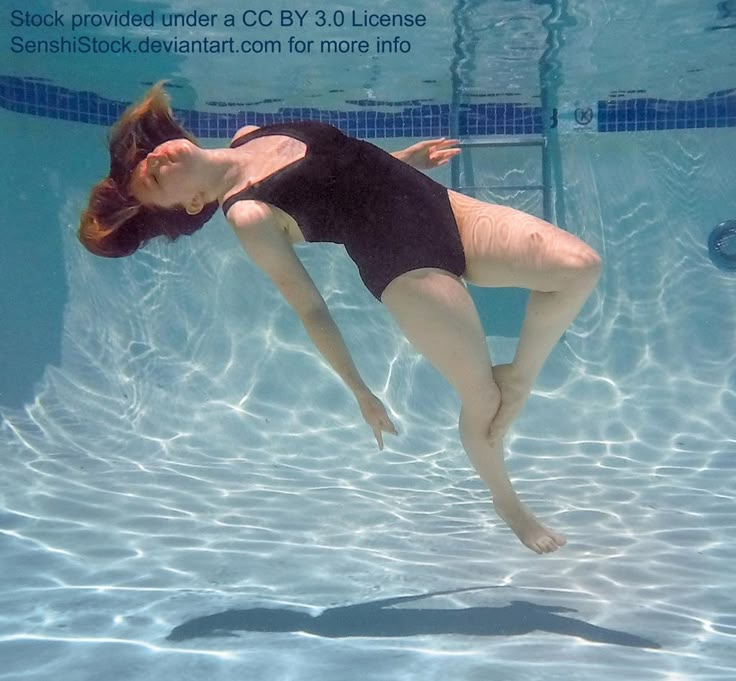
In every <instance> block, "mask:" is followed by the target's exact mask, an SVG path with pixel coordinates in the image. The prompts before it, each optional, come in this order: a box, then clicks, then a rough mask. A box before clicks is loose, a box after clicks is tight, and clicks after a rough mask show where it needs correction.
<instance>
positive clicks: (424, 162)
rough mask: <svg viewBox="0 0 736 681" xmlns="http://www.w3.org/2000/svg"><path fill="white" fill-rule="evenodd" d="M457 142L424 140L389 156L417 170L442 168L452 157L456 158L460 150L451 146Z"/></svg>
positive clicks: (443, 139) (442, 139)
mask: <svg viewBox="0 0 736 681" xmlns="http://www.w3.org/2000/svg"><path fill="white" fill-rule="evenodd" d="M457 142H458V141H457V140H448V139H445V138H444V137H441V138H440V139H436V140H425V141H424V142H417V143H416V144H412V145H411V146H410V147H407V148H406V149H402V150H401V151H395V152H393V153H392V154H391V156H393V157H394V158H398V159H399V161H403V162H404V163H408V164H409V165H410V166H412V167H413V168H416V169H417V170H429V169H431V168H437V167H439V166H443V165H445V163H448V162H449V161H450V159H451V158H452V157H453V156H457V154H459V153H460V149H458V148H457V147H454V146H453V145H455V144H457Z"/></svg>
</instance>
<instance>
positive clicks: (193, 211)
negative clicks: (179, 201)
mask: <svg viewBox="0 0 736 681" xmlns="http://www.w3.org/2000/svg"><path fill="white" fill-rule="evenodd" d="M184 208H185V210H186V211H187V213H189V215H198V214H199V213H201V212H202V208H204V201H203V200H202V197H201V196H200V195H199V194H198V195H197V196H195V197H194V198H193V199H192V200H191V201H190V202H189V203H188V204H187V205H186V206H184Z"/></svg>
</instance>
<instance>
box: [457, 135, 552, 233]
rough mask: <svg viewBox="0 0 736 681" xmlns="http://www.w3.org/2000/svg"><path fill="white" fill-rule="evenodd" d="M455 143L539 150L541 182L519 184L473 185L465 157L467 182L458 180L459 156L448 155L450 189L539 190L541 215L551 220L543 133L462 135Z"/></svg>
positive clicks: (461, 190) (462, 145)
mask: <svg viewBox="0 0 736 681" xmlns="http://www.w3.org/2000/svg"><path fill="white" fill-rule="evenodd" d="M457 146H458V147H459V148H461V149H473V148H483V149H488V148H491V147H492V148H495V149H498V148H501V147H538V148H539V149H540V151H541V155H542V158H541V164H542V182H541V184H534V183H531V184H521V185H509V184H505V185H476V184H474V183H473V182H472V176H473V168H472V160H471V159H467V161H468V168H469V170H468V171H467V172H466V175H470V177H471V184H460V163H461V158H460V157H458V156H456V157H455V158H453V159H452V166H451V176H452V179H451V185H452V189H454V190H455V191H458V192H476V191H540V192H542V204H543V207H544V208H543V210H544V215H543V217H544V219H545V220H547V221H548V222H552V221H553V216H552V212H553V210H552V191H551V189H550V185H551V182H550V179H549V178H550V174H551V173H550V171H549V158H548V151H547V144H546V139H545V137H544V135H523V136H520V137H511V136H506V135H502V136H499V137H498V138H494V137H466V138H465V139H461V140H460V141H459V142H458V144H457Z"/></svg>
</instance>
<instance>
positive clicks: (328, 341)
mask: <svg viewBox="0 0 736 681" xmlns="http://www.w3.org/2000/svg"><path fill="white" fill-rule="evenodd" d="M227 218H228V221H229V222H230V224H231V225H232V227H233V229H234V230H235V233H236V235H237V237H238V239H239V240H240V243H241V244H242V246H243V248H244V249H245V251H246V253H247V254H248V256H249V257H250V259H251V260H252V261H253V262H254V263H255V264H256V265H258V267H260V268H261V269H262V270H263V271H264V272H265V273H266V274H267V275H268V276H269V277H270V278H271V280H272V281H273V283H274V284H275V285H276V287H277V288H278V289H279V291H280V292H281V295H282V296H283V297H284V299H285V300H286V301H287V302H288V303H289V305H291V307H292V308H293V309H294V311H295V312H296V314H297V315H298V316H299V318H300V319H301V321H302V324H303V325H304V328H305V330H306V332H307V333H308V334H309V337H310V338H311V339H312V342H313V343H314V344H315V346H316V347H317V349H318V350H319V351H320V353H321V354H322V356H323V357H324V358H325V359H326V360H327V362H328V363H329V364H330V366H331V367H332V368H333V369H334V370H335V372H336V373H337V374H338V375H339V376H340V378H342V380H343V381H344V383H345V385H346V386H347V387H348V388H349V389H350V390H351V391H352V392H353V394H354V395H355V398H356V400H357V401H358V406H359V407H360V410H361V413H362V414H363V417H364V418H365V420H366V422H367V423H368V424H369V425H370V426H371V428H372V429H373V432H374V435H375V437H376V441H377V442H378V445H379V447H380V448H381V449H383V438H382V431H386V432H391V433H396V428H395V427H394V425H393V423H391V420H390V419H389V417H388V415H387V414H386V411H385V409H384V407H383V405H382V404H381V402H380V400H378V398H376V397H375V395H373V393H372V392H371V391H370V390H369V389H368V387H367V386H366V384H365V383H364V382H363V379H362V378H361V377H360V374H359V373H358V370H357V369H356V367H355V364H354V363H353V360H352V358H351V357H350V353H349V351H348V349H347V346H346V345H345V341H344V340H343V337H342V334H341V333H340V330H339V329H338V328H337V325H336V324H335V322H334V320H333V319H332V315H331V314H330V312H329V310H328V308H327V304H326V303H325V301H324V298H323V297H322V296H321V294H320V293H319V291H318V290H317V287H316V286H315V285H314V282H313V281H312V278H311V277H310V276H309V273H308V272H307V271H306V270H305V269H304V265H302V263H301V261H300V260H299V258H298V257H297V255H296V253H295V252H294V248H293V246H292V245H291V243H290V241H289V239H288V237H287V235H286V232H285V231H284V230H282V229H281V228H280V226H279V225H278V223H277V221H276V220H275V218H274V216H273V212H272V211H271V209H270V207H269V206H268V205H267V204H265V203H261V202H259V201H239V202H237V203H236V204H234V205H233V207H232V208H231V209H230V210H229V211H228V214H227Z"/></svg>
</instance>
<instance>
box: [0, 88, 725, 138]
mask: <svg viewBox="0 0 736 681" xmlns="http://www.w3.org/2000/svg"><path fill="white" fill-rule="evenodd" d="M128 104H129V102H121V101H116V100H111V99H106V98H104V97H100V96H99V95H97V94H96V93H94V92H87V91H77V90H69V89H67V88H64V87H61V86H58V85H55V84H54V83H52V82H51V81H49V80H46V79H43V78H18V77H15V76H3V75H0V107H2V108H4V109H8V110H10V111H15V112H17V113H24V114H28V115H32V116H42V117H46V118H57V119H61V120H68V121H77V122H81V123H90V124H92V125H102V126H105V127H108V126H110V125H112V124H113V123H114V122H115V121H116V120H117V119H118V118H119V117H120V114H121V113H122V112H123V111H124V110H125V108H126V107H127V106H128ZM350 104H353V105H358V106H360V105H362V106H363V107H364V108H363V109H362V110H357V111H355V110H353V111H337V110H327V109H317V108H293V107H281V108H278V109H277V110H276V111H274V112H271V113H262V112H257V111H249V110H247V109H245V108H243V109H241V110H240V111H234V112H233V111H228V112H218V111H214V112H208V111H192V110H188V109H175V110H174V111H175V113H176V115H177V118H179V120H180V121H181V122H182V124H183V125H184V126H185V127H187V128H188V129H189V130H191V131H192V132H193V133H194V134H195V135H196V136H197V137H202V138H204V137H213V138H220V139H224V138H227V137H232V135H233V134H234V133H235V131H236V130H237V129H238V128H240V127H242V126H243V125H267V124H269V123H284V122H288V121H294V120H318V121H324V122H325V123H331V124H332V125H335V126H337V127H338V128H340V129H341V130H343V131H344V132H346V133H348V134H350V135H353V136H355V137H361V138H364V139H370V138H386V137H425V138H426V137H437V136H442V135H445V136H446V135H449V134H450V106H449V105H448V104H429V103H423V102H374V101H366V102H350ZM240 106H243V107H244V106H245V105H240ZM379 107H385V108H390V109H391V110H389V111H386V110H384V111H381V110H380V108H379ZM399 107H400V108H399ZM542 127H543V126H542V109H541V107H540V106H535V105H532V104H519V103H508V102H505V103H504V102H501V103H494V104H490V103H482V104H463V105H461V106H460V111H459V131H458V134H459V135H460V136H461V137H467V136H471V137H476V136H485V135H514V136H519V135H539V134H542V132H543V130H542ZM725 127H736V88H734V89H731V90H723V91H720V92H714V93H712V94H710V95H708V96H707V97H704V98H702V99H695V100H686V101H672V100H666V99H652V98H644V97H639V98H634V99H625V98H612V99H608V100H601V101H599V102H598V115H597V129H598V132H632V131H639V130H675V129H684V128H725Z"/></svg>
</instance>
